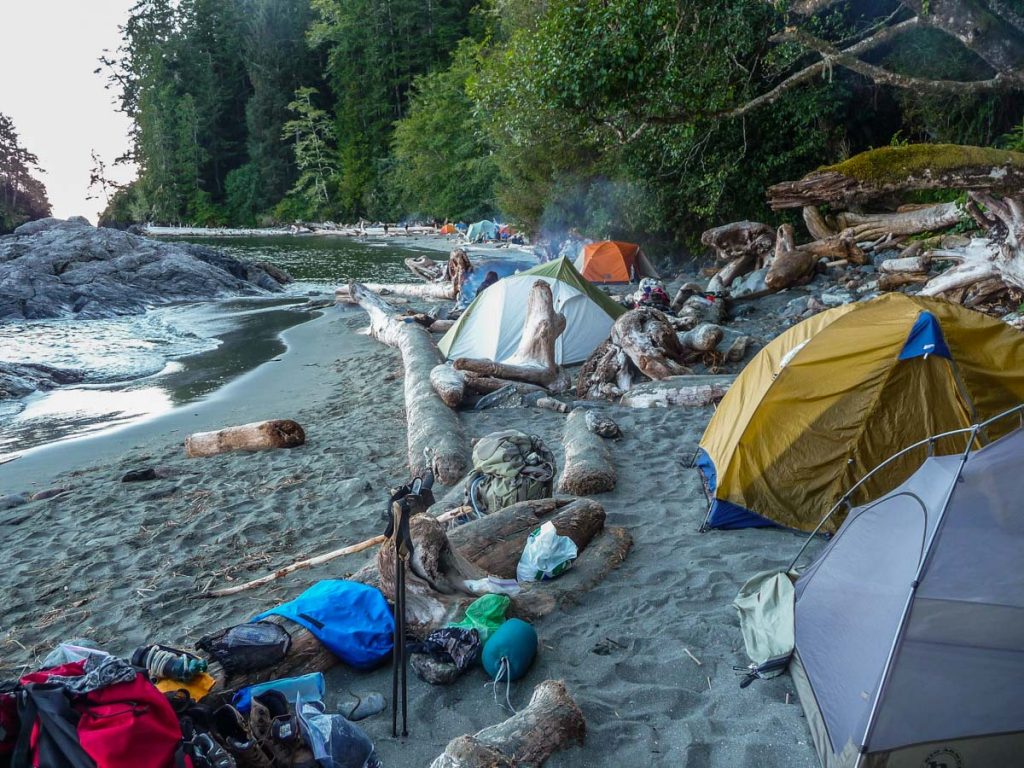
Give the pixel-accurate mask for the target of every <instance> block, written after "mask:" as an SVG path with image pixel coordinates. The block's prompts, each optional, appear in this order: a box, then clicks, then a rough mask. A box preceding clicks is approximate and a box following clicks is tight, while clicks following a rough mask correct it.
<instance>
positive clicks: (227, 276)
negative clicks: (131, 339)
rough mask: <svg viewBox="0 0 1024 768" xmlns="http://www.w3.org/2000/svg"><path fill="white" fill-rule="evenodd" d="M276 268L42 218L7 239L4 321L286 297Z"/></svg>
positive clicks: (0, 267) (1, 297) (2, 247)
mask: <svg viewBox="0 0 1024 768" xmlns="http://www.w3.org/2000/svg"><path fill="white" fill-rule="evenodd" d="M270 269H271V272H273V274H271V273H270V272H268V270H267V269H265V268H262V267H260V266H259V265H256V264H250V263H246V262H242V261H239V260H238V259H235V258H233V257H231V256H228V255H226V254H223V253H221V252H220V251H217V250H215V249H213V248H207V247H205V246H199V245H191V244H185V243H169V242H160V241H158V240H152V239H149V238H146V237H140V236H138V235H133V234H129V233H128V232H122V231H119V230H115V229H107V228H103V227H99V228H97V227H93V226H92V225H91V224H89V223H88V221H86V220H84V219H82V218H81V217H75V218H74V219H69V220H68V221H62V220H60V219H40V220H38V221H31V222H28V223H27V224H22V225H21V226H20V227H18V228H17V229H16V230H15V232H14V235H10V236H6V237H0V321H3V320H34V319H41V318H53V317H71V316H74V317H78V318H82V319H92V318H100V317H114V316H116V315H126V314H135V313H139V312H143V311H145V310H146V309H147V308H149V307H151V306H154V305H157V304H165V303H168V302H173V301H199V300H202V299H211V298H215V297H218V296H233V295H254V294H261V293H266V292H279V291H281V289H282V288H281V285H282V282H283V281H285V280H287V279H288V277H287V275H285V274H284V273H282V272H280V271H279V270H276V269H273V268H270Z"/></svg>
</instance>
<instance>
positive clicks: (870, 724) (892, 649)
mask: <svg viewBox="0 0 1024 768" xmlns="http://www.w3.org/2000/svg"><path fill="white" fill-rule="evenodd" d="M1008 413H1009V411H1008ZM1000 415H1003V414H1000ZM996 418H998V417H996ZM981 428H982V425H981V424H975V425H974V427H972V428H971V436H970V439H969V440H968V441H967V448H966V449H965V450H964V452H963V454H962V455H961V457H960V464H959V465H958V466H957V468H956V474H954V475H953V481H952V482H951V483H950V485H949V491H948V492H947V493H946V498H945V500H944V501H943V502H942V508H941V509H940V510H939V516H938V519H937V520H936V521H935V527H934V528H933V529H932V535H931V536H930V537H929V538H928V544H927V546H926V547H925V549H924V554H923V555H922V557H921V562H920V563H918V566H917V572H916V573H915V574H914V581H913V582H911V584H910V592H909V593H908V594H907V600H906V602H905V603H904V604H903V613H902V614H901V615H900V623H899V626H898V628H897V630H896V634H895V635H893V639H892V644H891V645H890V646H889V654H888V656H887V657H886V659H885V666H884V667H883V668H882V677H881V679H880V680H879V682H878V689H877V690H876V691H875V697H874V700H873V701H872V702H871V711H870V712H868V720H867V725H866V726H865V728H864V738H863V739H862V743H861V745H860V746H861V747H863V751H862V752H861V754H862V755H863V754H864V752H865V751H866V750H867V748H868V743H869V741H870V738H871V733H872V731H874V729H875V718H876V717H877V716H878V709H879V707H880V706H881V703H882V696H883V694H884V693H885V689H886V687H887V686H888V684H889V679H890V677H891V676H892V665H893V661H894V660H895V658H896V649H897V648H899V645H900V640H901V639H902V638H903V635H904V633H905V632H906V630H907V623H908V622H909V620H910V609H911V607H912V606H913V604H914V597H915V596H916V595H917V588H918V587H919V586H920V584H921V578H922V576H923V575H924V571H925V569H926V568H927V567H928V564H929V563H930V562H931V556H932V550H933V548H934V546H935V542H936V540H937V539H938V538H939V531H940V530H941V528H942V523H943V521H944V520H945V517H946V510H947V509H949V502H950V501H952V499H953V493H954V492H955V491H956V484H957V483H958V482H960V475H962V474H963V471H964V466H966V464H967V459H968V458H969V457H970V455H971V449H972V447H973V446H974V441H975V439H976V438H977V436H978V430H980V429H981ZM858 761H859V758H858Z"/></svg>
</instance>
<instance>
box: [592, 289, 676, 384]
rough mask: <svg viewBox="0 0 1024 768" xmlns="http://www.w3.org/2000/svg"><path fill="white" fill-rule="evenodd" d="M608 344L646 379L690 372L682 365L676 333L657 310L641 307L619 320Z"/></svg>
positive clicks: (613, 328)
mask: <svg viewBox="0 0 1024 768" xmlns="http://www.w3.org/2000/svg"><path fill="white" fill-rule="evenodd" d="M611 341H612V344H614V345H616V346H618V347H620V348H621V349H622V351H623V352H625V353H626V356H627V357H629V359H630V360H631V361H632V362H633V364H634V365H635V366H636V367H637V368H638V369H639V370H640V371H641V373H643V374H644V375H645V376H647V377H648V378H651V379H664V378H666V377H668V376H678V375H681V374H685V373H689V372H690V371H689V369H688V368H686V366H684V365H683V364H682V362H681V361H682V360H683V358H684V356H685V350H684V349H683V348H682V347H681V346H680V344H679V339H678V337H677V336H676V332H675V329H674V328H673V327H672V324H671V323H670V322H669V320H668V318H667V317H666V316H665V315H664V314H662V313H661V312H659V311H658V310H656V309H651V308H650V307H641V308H639V309H632V310H630V311H629V312H626V313H625V314H624V315H621V316H619V318H618V319H617V320H616V321H615V324H614V325H613V326H612V331H611Z"/></svg>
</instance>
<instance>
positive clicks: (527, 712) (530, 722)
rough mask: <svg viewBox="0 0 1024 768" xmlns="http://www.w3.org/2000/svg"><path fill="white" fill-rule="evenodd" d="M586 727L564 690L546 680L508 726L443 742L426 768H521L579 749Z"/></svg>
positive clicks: (503, 725) (561, 684)
mask: <svg viewBox="0 0 1024 768" xmlns="http://www.w3.org/2000/svg"><path fill="white" fill-rule="evenodd" d="M586 730H587V724H586V720H584V718H583V713H582V712H581V711H580V708H579V707H578V706H577V705H576V702H574V701H573V700H572V697H571V696H570V695H569V692H568V691H567V690H566V689H565V684H564V683H562V682H561V681H559V680H545V681H544V682H543V683H541V684H540V685H538V686H537V687H536V688H535V689H534V690H533V696H531V697H530V703H529V704H528V705H527V706H526V708H525V709H521V710H520V711H519V712H517V713H515V714H514V715H512V717H510V718H509V719H508V720H505V721H504V722H502V723H498V724H497V725H492V726H490V727H489V728H484V729H483V730H482V731H477V733H475V734H473V735H472V736H470V735H465V736H459V737H458V738H455V739H452V740H451V741H450V742H448V746H447V747H446V748H445V750H444V753H443V754H441V755H439V756H438V757H437V758H436V759H435V760H434V762H432V763H431V764H430V768H526V767H527V766H530V767H533V766H541V765H543V764H544V762H545V761H546V760H547V759H548V758H549V757H550V756H551V755H552V754H553V753H555V752H557V751H559V750H561V749H566V748H568V747H570V746H572V745H573V744H582V743H583V739H584V736H585V735H586Z"/></svg>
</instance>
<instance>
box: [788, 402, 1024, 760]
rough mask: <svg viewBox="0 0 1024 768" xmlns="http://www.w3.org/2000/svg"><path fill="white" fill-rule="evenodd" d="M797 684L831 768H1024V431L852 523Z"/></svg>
mask: <svg viewBox="0 0 1024 768" xmlns="http://www.w3.org/2000/svg"><path fill="white" fill-rule="evenodd" d="M1004 423H1005V422H1004ZM958 478H959V482H957V480H958ZM790 671H791V673H792V675H793V679H794V682H795V684H796V688H797V691H798V692H799V694H800V700H801V702H802V704H803V707H804V711H805V712H806V714H807V719H808V723H809V725H810V728H811V734H812V737H813V740H814V744H815V747H816V748H817V750H818V755H819V756H820V757H821V762H822V765H824V766H825V768H852V767H853V766H857V767H858V768H879V767H881V766H886V768H898V767H902V766H907V767H908V768H971V767H972V766H1004V765H1005V766H1010V765H1021V764H1024V757H1022V755H1024V704H1022V696H1024V429H1018V430H1016V431H1014V432H1012V433H1010V434H1009V435H1006V436H1005V437H1003V438H1001V439H1000V440H997V441H996V442H994V443H991V444H989V445H987V446H985V447H984V448H981V449H980V450H977V451H974V452H972V453H970V454H969V455H968V456H967V457H966V459H965V458H964V456H962V455H961V456H942V457H933V458H929V459H927V460H926V461H925V462H924V464H922V466H921V467H920V469H918V471H917V472H916V473H915V474H914V475H913V476H912V477H911V478H910V479H909V480H907V481H906V482H905V483H904V484H903V485H901V486H900V487H898V488H897V489H896V490H894V491H893V492H892V493H889V494H888V495H886V496H885V497H883V498H882V499H881V500H879V501H876V502H873V503H871V504H868V505H865V506H863V507H858V508H856V509H854V510H852V511H851V512H850V514H849V516H848V517H847V519H846V521H845V522H844V523H843V525H842V527H841V528H840V529H839V531H838V533H837V534H836V536H835V538H833V540H832V541H831V543H830V544H829V545H828V547H826V548H825V550H824V551H823V552H822V553H821V555H820V556H819V557H818V558H817V560H816V561H815V562H814V563H813V564H812V565H811V566H810V567H809V568H808V570H807V572H806V573H805V574H804V575H803V576H802V577H801V578H800V579H799V580H798V581H797V584H796V653H795V655H794V658H793V663H792V664H791V666H790Z"/></svg>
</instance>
